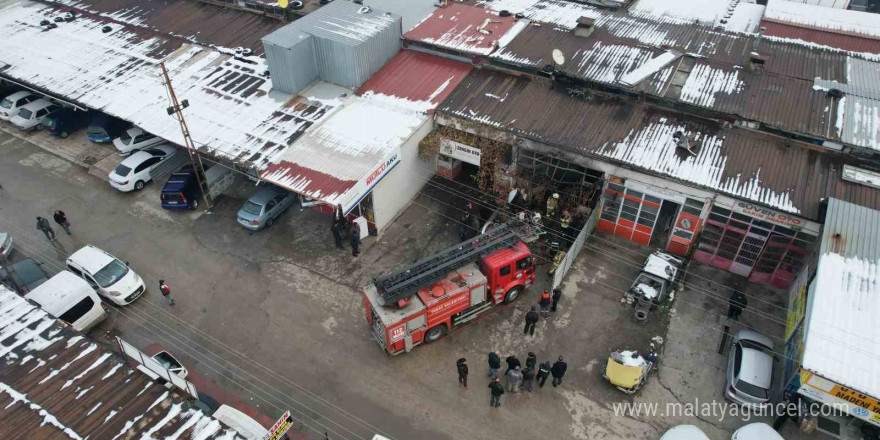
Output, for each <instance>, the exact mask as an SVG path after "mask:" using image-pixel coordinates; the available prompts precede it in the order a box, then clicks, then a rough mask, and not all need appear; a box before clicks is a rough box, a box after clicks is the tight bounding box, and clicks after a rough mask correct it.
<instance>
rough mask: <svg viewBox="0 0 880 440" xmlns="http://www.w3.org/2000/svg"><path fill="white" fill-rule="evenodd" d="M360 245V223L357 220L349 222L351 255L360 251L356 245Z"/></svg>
mask: <svg viewBox="0 0 880 440" xmlns="http://www.w3.org/2000/svg"><path fill="white" fill-rule="evenodd" d="M360 245H361V225H359V224H358V222H351V256H352V257H357V256H358V254H360V253H361V251H359V250H358V246H360Z"/></svg>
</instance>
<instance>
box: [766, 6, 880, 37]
mask: <svg viewBox="0 0 880 440" xmlns="http://www.w3.org/2000/svg"><path fill="white" fill-rule="evenodd" d="M764 20H766V21H771V22H776V23H785V24H790V25H793V26H798V27H804V28H809V29H817V30H824V31H829V32H835V33H841V34H847V35H857V36H861V37H866V38H873V39H880V19H878V17H877V14H873V13H870V12H859V11H851V10H846V9H836V8H826V7H823V6H815V5H809V4H804V3H796V2H790V1H783V0H769V1H768V2H767V9H766V10H765V11H764Z"/></svg>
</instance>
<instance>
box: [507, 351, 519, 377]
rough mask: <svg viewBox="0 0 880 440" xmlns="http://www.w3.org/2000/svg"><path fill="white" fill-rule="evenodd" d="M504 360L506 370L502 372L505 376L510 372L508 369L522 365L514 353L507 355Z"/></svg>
mask: <svg viewBox="0 0 880 440" xmlns="http://www.w3.org/2000/svg"><path fill="white" fill-rule="evenodd" d="M504 362H507V371H505V372H504V375H505V376H507V373H510V370H512V369H514V368H516V367H522V364H521V363H520V362H519V359H517V357H516V355H515V354H512V355H510V356H508V357H507V359H505V360H504Z"/></svg>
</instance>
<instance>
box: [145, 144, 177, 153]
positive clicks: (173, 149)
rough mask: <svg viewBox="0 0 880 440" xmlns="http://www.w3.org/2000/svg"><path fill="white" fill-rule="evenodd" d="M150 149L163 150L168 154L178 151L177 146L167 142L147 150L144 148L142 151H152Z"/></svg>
mask: <svg viewBox="0 0 880 440" xmlns="http://www.w3.org/2000/svg"><path fill="white" fill-rule="evenodd" d="M150 150H162V151H164V152H165V155H166V156H167V155H169V154H173V153H174V152H176V151H177V147H175V146H174V145H171V144H168V143H165V144H159V145H153V146H152V147H150V148H148V149H146V150H142V151H150Z"/></svg>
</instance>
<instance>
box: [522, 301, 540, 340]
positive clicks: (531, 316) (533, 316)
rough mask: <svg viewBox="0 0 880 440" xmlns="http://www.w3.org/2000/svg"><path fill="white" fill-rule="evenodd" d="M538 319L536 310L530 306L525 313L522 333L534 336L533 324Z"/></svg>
mask: <svg viewBox="0 0 880 440" xmlns="http://www.w3.org/2000/svg"><path fill="white" fill-rule="evenodd" d="M538 319H540V317H539V316H538V312H537V311H535V307H534V306H532V310H529V311H528V313H526V326H525V328H523V334H524V335H529V334H530V335H532V336H535V324H537V323H538Z"/></svg>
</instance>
